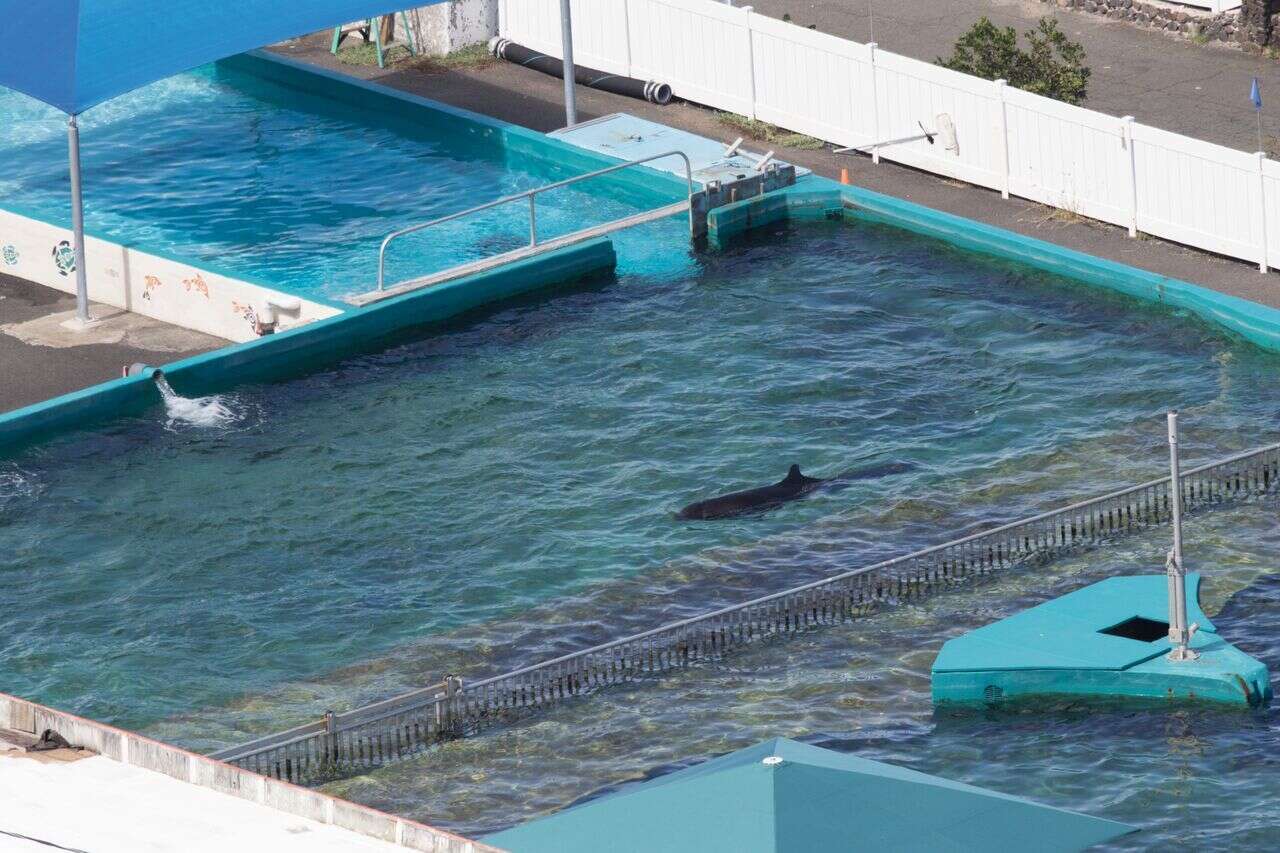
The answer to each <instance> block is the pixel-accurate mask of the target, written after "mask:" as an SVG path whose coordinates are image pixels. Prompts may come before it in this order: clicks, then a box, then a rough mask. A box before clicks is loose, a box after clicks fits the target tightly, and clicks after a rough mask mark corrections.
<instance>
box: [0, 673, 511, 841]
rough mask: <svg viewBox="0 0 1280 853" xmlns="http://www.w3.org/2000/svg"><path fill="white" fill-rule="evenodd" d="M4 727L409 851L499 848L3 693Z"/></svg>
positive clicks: (0, 717) (0, 708)
mask: <svg viewBox="0 0 1280 853" xmlns="http://www.w3.org/2000/svg"><path fill="white" fill-rule="evenodd" d="M0 729H10V730H13V731H17V732H24V733H27V734H33V735H39V734H40V733H42V732H43V731H44V730H45V729H52V730H53V731H55V732H57V733H58V734H60V735H61V736H62V737H64V738H66V739H67V740H68V741H69V742H70V743H72V744H73V745H75V746H82V747H85V748H87V749H90V750H92V751H94V752H96V753H99V754H100V755H102V756H105V757H107V758H110V759H113V760H115V761H118V762H120V763H122V764H126V765H129V766H132V767H138V768H142V769H145V770H151V771H154V772H156V773H162V774H164V775H165V776H169V777H171V778H173V779H176V780H178V781H180V782H183V783H187V784H191V785H195V786H198V787H200V788H203V789H206V790H210V791H215V792H218V793H221V794H227V795H230V796H233V797H238V798H240V799H242V800H248V801H250V802H252V803H257V804H259V805H262V806H266V807H267V808H270V809H274V810H276V811H279V812H283V813H286V814H289V815H294V816H296V817H302V818H307V819H310V820H314V821H316V822H318V823H322V824H328V825H332V826H335V827H339V828H342V829H346V830H349V831H351V832H355V833H358V834H360V835H363V836H366V837H369V838H374V839H378V840H380V841H384V842H387V843H389V844H393V845H396V846H399V847H403V848H405V849H408V850H421V851H427V853H488V851H496V849H497V848H494V847H489V846H487V845H485V844H481V843H479V842H476V841H472V840H470V839H467V838H463V837H462V836H459V835H454V834H452V833H449V832H445V831H443V830H439V829H436V828H434V827H431V826H427V825H426V824H422V823H417V822H416V821H411V820H405V819H404V818H399V817H396V816H395V815H390V814H387V813H385V812H380V811H377V810H376V809H371V808H367V807H365V806H361V805H358V804H356V803H352V802H349V801H347V800H340V799H338V798H336V797H331V796H328V795H327V794H322V793H320V792H318V791H313V790H310V789H308V788H302V787H299V786H297V785H292V784H290V783H288V782H281V781H279V780H276V779H269V778H267V777H265V776H260V775H258V774H256V773H251V772H249V771H248V770H241V769H240V768H238V767H233V766H232V765H230V764H224V763H222V762H221V761H215V760H214V759H212V758H208V757H206V756H203V755H199V754H197V753H194V752H188V751H187V750H185V749H179V748H178V747H176V746H170V745H169V744H166V743H161V742H160V741H157V740H152V739H151V738H148V737H143V736H142V735H138V734H134V733H133V732H128V731H125V730H124V729H118V728H115V727H114V726H109V725H106V724H104V723H98V722H94V721H93V720H87V719H85V718H83V717H77V716H75V715H74V714H68V713H66V712H63V711H58V710H55V709H53V708H49V707H46V706H44V705H38V704H36V703H34V702H28V701H26V700H25V699H19V698H17V697H16V696H10V695H8V694H4V693H0Z"/></svg>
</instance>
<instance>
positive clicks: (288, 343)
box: [0, 238, 617, 449]
mask: <svg viewBox="0 0 1280 853" xmlns="http://www.w3.org/2000/svg"><path fill="white" fill-rule="evenodd" d="M616 261H617V258H616V255H615V254H614V251H613V243H612V242H610V241H609V240H607V239H603V238H600V239H596V240H592V241H589V242H586V243H579V244H577V245H575V246H567V247H565V248H563V249H558V250H553V251H550V252H547V253H546V254H544V255H539V256H537V257H533V258H528V259H525V260H523V261H518V262H516V263H513V264H508V265H507V266H504V267H500V268H498V269H495V270H489V271H488V272H483V273H477V274H476V275H472V276H468V277H466V278H461V279H457V280H456V281H451V282H449V283H447V284H442V285H439V286H436V287H431V288H427V289H425V290H420V291H415V292H412V293H406V294H404V295H402V296H397V297H392V298H390V299H387V300H386V301H384V302H376V303H374V304H372V305H369V306H367V307H365V308H358V309H352V310H350V311H347V312H346V313H344V314H339V315H337V316H335V317H330V318H328V319H326V320H318V321H316V322H314V323H308V324H307V325H305V326H299V327H298V328H296V329H290V330H289V331H286V332H281V333H280V334H276V335H267V336H266V337H262V338H258V339H257V340H254V341H249V342H248V343H243V344H235V345H232V346H227V347H223V348H222V349H217V350H214V351H212V352H208V353H204V354H202V355H197V356H193V357H191V358H188V359H184V360H182V361H177V362H174V363H172V364H166V365H163V366H161V369H162V370H163V371H164V374H165V376H166V377H168V379H169V382H170V384H171V385H173V387H174V389H175V390H176V391H178V392H179V393H181V394H192V395H197V394H210V393H214V392H217V391H223V390H226V389H229V388H232V387H234V386H236V385H239V384H242V383H245V382H261V381H267V380H271V379H279V378H284V377H288V376H293V375H297V374H298V373H301V372H303V371H306V370H314V369H316V368H319V367H324V366H326V365H330V364H333V363H335V362H337V361H340V360H342V359H343V358H346V357H349V356H352V355H356V354H359V353H362V352H369V351H371V350H376V349H378V348H379V346H380V345H385V344H386V343H387V342H390V341H393V340H395V339H396V337H397V336H399V335H402V334H403V333H404V332H405V330H408V329H412V328H415V327H423V326H430V325H433V324H437V323H441V322H444V321H446V320H449V319H451V318H454V317H457V316H458V315H460V314H464V313H466V312H469V311H473V310H476V309H479V308H481V307H483V306H485V305H489V304H492V303H495V302H500V301H502V300H506V299H511V298H513V297H516V296H520V295H522V294H528V293H531V292H533V291H537V290H543V289H546V288H549V287H552V286H555V285H560V284H566V283H569V282H573V281H576V280H579V279H582V278H584V277H587V276H591V275H598V274H601V273H608V272H611V271H612V270H613V268H614V265H615V263H616ZM159 399H160V397H159V392H158V391H157V390H156V387H155V383H154V382H152V381H151V378H150V376H132V377H128V378H124V379H116V380H113V381H111V382H104V383H102V384H100V385H95V386H93V387H91V388H86V389H84V390H83V391H76V392H73V393H71V394H64V395H63V396H61V397H55V398H53V399H52V400H46V401H45V402H43V403H36V404H35V405H32V406H27V407H25V408H22V409H16V410H14V411H12V412H9V413H7V414H3V415H0V449H8V448H13V447H17V446H21V445H24V444H29V443H32V442H34V441H37V440H43V439H45V438H47V437H49V436H51V435H52V434H54V433H56V432H58V431H61V430H66V429H73V428H76V427H83V426H87V425H89V424H91V423H94V422H98V421H104V420H109V419H111V418H116V417H120V416H122V415H129V414H137V413H140V412H142V411H143V410H145V409H146V408H147V407H149V406H153V405H155V404H156V403H157V402H159Z"/></svg>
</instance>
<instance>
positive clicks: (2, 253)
mask: <svg viewBox="0 0 1280 853" xmlns="http://www.w3.org/2000/svg"><path fill="white" fill-rule="evenodd" d="M0 259H3V260H4V265H5V266H7V267H16V266H17V265H18V247H17V246H15V245H13V244H12V243H8V244H6V245H5V247H4V248H3V249H0Z"/></svg>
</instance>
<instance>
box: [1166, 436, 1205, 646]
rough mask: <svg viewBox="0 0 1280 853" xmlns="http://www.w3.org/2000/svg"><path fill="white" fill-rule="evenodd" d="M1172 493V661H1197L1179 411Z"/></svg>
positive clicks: (1171, 446) (1172, 452) (1169, 563)
mask: <svg viewBox="0 0 1280 853" xmlns="http://www.w3.org/2000/svg"><path fill="white" fill-rule="evenodd" d="M1169 473H1170V477H1171V479H1170V481H1169V496H1170V506H1171V507H1172V509H1173V550H1172V551H1170V552H1169V558H1168V560H1166V561H1165V573H1166V574H1167V575H1168V578H1169V642H1171V643H1173V644H1174V647H1173V649H1171V650H1170V652H1169V660H1173V661H1188V660H1195V659H1196V658H1197V657H1199V655H1197V654H1196V653H1195V652H1193V651H1191V649H1189V648H1188V647H1187V644H1188V643H1190V642H1191V633H1192V632H1193V631H1194V630H1195V629H1194V628H1193V627H1192V628H1189V627H1188V626H1187V571H1186V568H1185V567H1184V566H1183V563H1182V471H1181V469H1180V467H1179V464H1178V413H1177V412H1176V411H1173V412H1169Z"/></svg>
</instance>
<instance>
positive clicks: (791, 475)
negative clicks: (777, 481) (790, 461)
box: [782, 465, 804, 483]
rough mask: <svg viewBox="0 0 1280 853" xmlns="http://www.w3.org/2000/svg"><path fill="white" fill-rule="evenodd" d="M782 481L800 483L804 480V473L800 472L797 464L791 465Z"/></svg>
mask: <svg viewBox="0 0 1280 853" xmlns="http://www.w3.org/2000/svg"><path fill="white" fill-rule="evenodd" d="M782 482H784V483H802V482H804V474H801V473H800V466H799V465H792V466H791V470H789V471H787V476H786V477H784V478H783V480H782Z"/></svg>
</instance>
